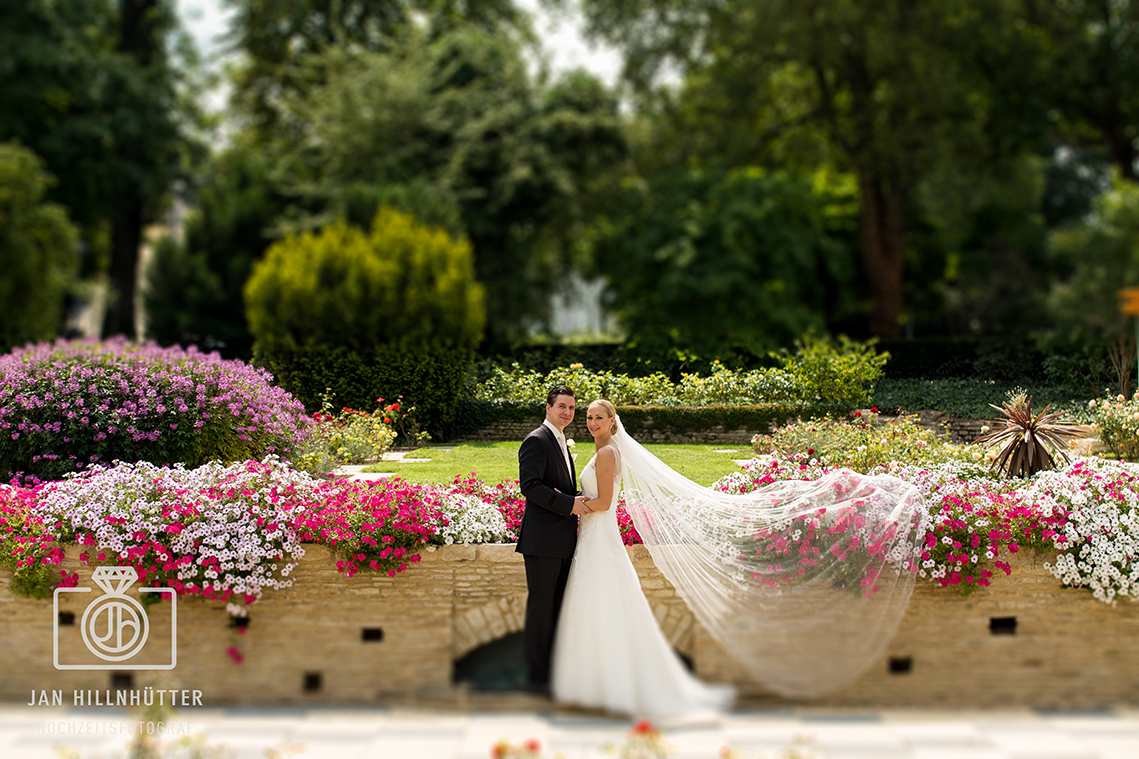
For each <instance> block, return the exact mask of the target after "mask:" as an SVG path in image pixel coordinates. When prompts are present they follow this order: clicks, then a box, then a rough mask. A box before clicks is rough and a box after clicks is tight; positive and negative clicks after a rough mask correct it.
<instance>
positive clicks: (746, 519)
mask: <svg viewBox="0 0 1139 759" xmlns="http://www.w3.org/2000/svg"><path fill="white" fill-rule="evenodd" d="M613 441H614V443H615V444H616V445H617V448H618V449H619V450H620V451H621V475H622V488H623V495H624V499H625V508H626V510H627V511H628V513H629V515H630V517H631V518H632V520H633V524H634V525H635V526H636V528H637V531H638V532H639V533H640V535H641V538H642V540H643V541H644V544H645V546H646V547H647V548H648V550H649V551H650V552H651V554H652V557H653V561H654V562H655V563H656V565H657V567H658V568H659V569H660V571H661V572H662V573H663V574H664V575H665V577H667V578H668V579H669V581H671V582H672V584H673V586H674V587H675V588H676V591H677V593H678V594H679V595H680V596H681V597H682V598H683V599H684V601H685V602H686V603H687V604H688V606H689V607H690V608H691V609H692V612H693V614H694V615H695V616H696V618H697V619H698V620H699V621H700V623H701V624H702V625H703V626H704V628H705V629H706V630H707V631H708V633H709V634H711V635H712V636H713V637H714V638H716V640H717V641H719V643H720V644H721V645H722V646H723V647H724V649H725V650H726V651H727V652H728V653H729V654H730V655H731V656H733V657H734V658H735V659H736V660H737V661H738V663H739V664H740V665H742V666H744V667H746V668H747V669H748V670H749V671H750V673H751V674H752V676H753V677H755V678H756V679H757V680H758V681H759V682H761V683H763V684H764V685H765V686H766V687H768V688H770V689H771V690H773V691H775V692H777V693H780V694H782V695H785V696H790V697H808V698H809V697H812V696H818V695H822V694H824V693H827V692H829V691H833V690H837V689H838V688H840V687H842V686H844V685H847V684H849V683H851V682H852V681H854V680H855V679H856V678H857V677H858V676H859V675H860V674H862V673H863V672H864V671H865V670H866V668H867V667H869V666H870V665H871V664H873V663H875V662H878V661H880V658H879V657H881V656H882V654H883V652H884V650H885V647H886V645H887V644H888V643H889V641H890V639H891V638H892V637H893V635H894V632H895V631H896V629H897V626H898V623H899V622H900V621H901V618H902V614H904V613H905V609H906V604H907V603H908V602H909V598H910V594H911V593H912V591H913V586H914V578H915V573H916V561H917V556H918V554H919V553H920V548H918V546H919V540H920V537H921V536H922V535H923V534H924V533H923V532H922V519H923V515H924V509H923V508H922V506H923V501H922V497H921V494H920V493H919V492H918V490H917V489H916V488H914V487H913V486H912V485H909V484H908V483H906V482H903V481H902V480H899V479H897V478H895V477H890V476H888V475H875V476H869V475H862V474H858V473H857V472H852V471H850V470H838V471H835V472H832V473H830V474H829V475H826V476H824V477H823V478H822V479H819V480H814V481H783V482H777V483H773V484H772V485H769V486H767V487H764V488H762V489H760V490H756V491H753V492H750V493H745V494H743V495H738V494H730V493H724V492H720V491H718V490H714V489H712V488H707V487H703V486H700V485H697V484H696V483H694V482H692V481H691V480H689V479H688V478H686V477H684V476H683V475H681V474H679V473H678V472H676V471H675V470H673V469H672V468H670V467H669V466H668V465H667V464H665V463H664V462H662V461H661V460H660V459H658V458H657V457H656V456H654V455H653V454H651V453H649V452H648V451H647V450H646V449H645V448H644V447H643V446H641V444H640V443H638V442H637V441H636V440H634V439H633V438H632V437H631V436H629V434H628V433H627V432H626V431H625V428H624V425H622V424H621V422H620V419H617V433H616V434H615V435H614V436H613Z"/></svg>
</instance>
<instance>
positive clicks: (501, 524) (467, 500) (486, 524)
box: [439, 490, 513, 545]
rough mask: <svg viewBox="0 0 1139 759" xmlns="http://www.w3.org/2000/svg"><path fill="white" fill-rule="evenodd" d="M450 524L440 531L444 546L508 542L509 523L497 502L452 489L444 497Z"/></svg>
mask: <svg viewBox="0 0 1139 759" xmlns="http://www.w3.org/2000/svg"><path fill="white" fill-rule="evenodd" d="M442 504H443V507H442V512H443V516H445V517H446V518H447V524H446V525H445V526H441V527H440V528H439V534H440V535H441V536H442V538H443V543H444V544H446V545H452V544H454V543H507V542H510V540H512V539H513V538H511V537H509V536H508V535H507V529H506V520H505V519H503V518H502V512H500V511H499V510H498V507H497V506H495V505H494V504H493V503H487V502H486V501H484V500H482V499H481V498H475V497H472V496H469V495H467V494H465V493H460V492H457V491H455V490H451V491H449V492H447V493H444V494H443V497H442Z"/></svg>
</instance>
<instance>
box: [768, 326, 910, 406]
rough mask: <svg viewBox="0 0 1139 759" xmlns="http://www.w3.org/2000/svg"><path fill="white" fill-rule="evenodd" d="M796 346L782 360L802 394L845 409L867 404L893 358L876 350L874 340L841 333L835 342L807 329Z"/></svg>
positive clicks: (814, 400) (812, 399) (806, 397)
mask: <svg viewBox="0 0 1139 759" xmlns="http://www.w3.org/2000/svg"><path fill="white" fill-rule="evenodd" d="M797 348H798V350H796V351H795V353H794V354H788V355H786V356H785V357H783V359H782V361H783V369H784V371H786V372H787V373H788V374H790V375H791V377H792V381H793V382H795V383H796V384H797V386H798V387H797V392H799V393H801V395H800V396H799V397H800V398H802V399H803V400H806V401H808V402H815V403H824V404H828V405H832V406H836V407H838V408H843V409H854V408H858V407H860V406H865V405H866V403H867V402H868V401H869V400H870V396H871V394H872V393H873V392H874V384H875V383H876V382H878V381H879V380H880V379H881V378H882V368H883V367H884V366H885V365H886V362H887V361H888V360H889V359H890V354H889V353H878V352H876V351H875V349H874V341H873V340H871V341H869V342H865V343H859V342H855V341H854V340H851V339H850V338H848V337H847V336H846V335H841V336H839V339H838V343H837V344H836V343H835V342H834V341H833V340H831V339H829V338H818V337H816V336H814V335H813V334H810V333H808V334H807V335H806V336H804V337H803V339H802V340H801V341H799V343H798V345H797Z"/></svg>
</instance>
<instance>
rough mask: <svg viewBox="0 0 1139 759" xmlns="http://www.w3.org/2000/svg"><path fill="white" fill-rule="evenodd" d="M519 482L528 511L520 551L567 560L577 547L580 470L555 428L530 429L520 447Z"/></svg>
mask: <svg viewBox="0 0 1139 759" xmlns="http://www.w3.org/2000/svg"><path fill="white" fill-rule="evenodd" d="M518 484H519V486H520V488H521V490H522V495H523V496H525V497H526V510H525V512H523V515H522V526H521V527H520V528H519V531H518V533H519V534H518V546H517V547H516V548H515V549H514V550H515V551H517V552H518V553H522V554H529V555H531V556H554V557H557V558H562V559H567V558H569V557H571V556H573V551H574V548H575V547H576V546H577V519H576V518H575V517H574V515H573V500H574V495H575V494H576V493H577V472H576V470H575V467H574V464H573V456H570V469H569V471H568V472H567V471H566V462H565V458H564V457H563V456H562V449H561V446H559V445H558V439H557V437H555V436H554V433H553V430H551V429H550V428H549V427H547V426H546V425H544V424H543V425H542V426H541V427H539V428H538V429H536V430H534V431H533V432H531V433H530V434H529V435H527V436H526V439H525V440H523V441H522V447H521V448H519V449H518Z"/></svg>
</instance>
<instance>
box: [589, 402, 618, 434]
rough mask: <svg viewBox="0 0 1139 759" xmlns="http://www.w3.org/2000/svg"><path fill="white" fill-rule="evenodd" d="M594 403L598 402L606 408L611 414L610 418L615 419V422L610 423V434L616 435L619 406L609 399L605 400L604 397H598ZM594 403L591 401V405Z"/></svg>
mask: <svg viewBox="0 0 1139 759" xmlns="http://www.w3.org/2000/svg"><path fill="white" fill-rule="evenodd" d="M593 403H596V404H597V405H598V406H600V407H601V408H603V409H605V412H606V413H607V414H609V418H610V419H612V420H613V422H612V423H611V424H610V425H609V434H610V435H616V434H617V407H616V406H614V405H613V404H612V403H610V402H609V401H607V400H605V399H604V398H598V399H597V400H595V401H594V402H593ZM593 403H591V404H589V405H591V406H592V405H593Z"/></svg>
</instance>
